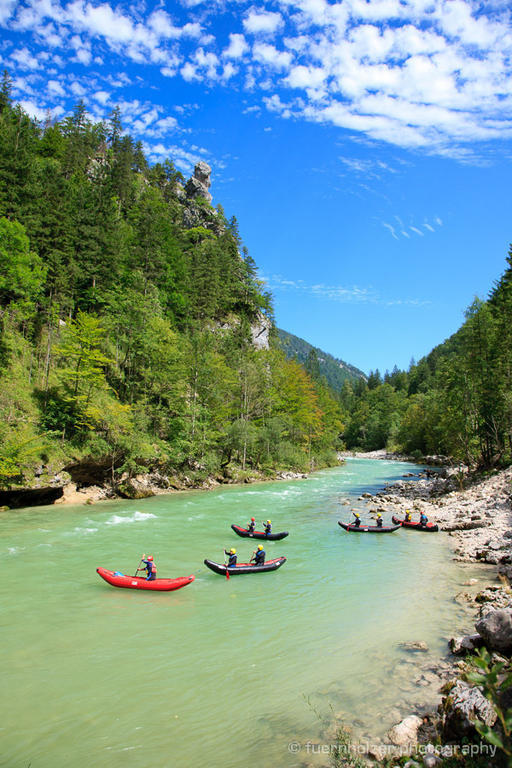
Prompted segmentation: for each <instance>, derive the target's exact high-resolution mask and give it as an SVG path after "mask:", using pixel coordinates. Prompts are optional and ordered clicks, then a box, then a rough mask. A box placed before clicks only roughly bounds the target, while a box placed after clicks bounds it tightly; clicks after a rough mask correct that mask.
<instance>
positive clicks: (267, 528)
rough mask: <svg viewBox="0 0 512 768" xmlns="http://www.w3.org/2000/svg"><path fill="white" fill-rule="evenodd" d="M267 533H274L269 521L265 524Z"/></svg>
mask: <svg viewBox="0 0 512 768" xmlns="http://www.w3.org/2000/svg"><path fill="white" fill-rule="evenodd" d="M265 533H272V525H271V524H269V523H267V524H266V526H265Z"/></svg>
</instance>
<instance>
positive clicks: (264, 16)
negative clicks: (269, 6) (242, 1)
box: [243, 8, 283, 35]
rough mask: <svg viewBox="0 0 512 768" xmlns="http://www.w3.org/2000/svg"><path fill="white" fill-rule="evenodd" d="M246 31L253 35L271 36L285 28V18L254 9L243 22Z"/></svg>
mask: <svg viewBox="0 0 512 768" xmlns="http://www.w3.org/2000/svg"><path fill="white" fill-rule="evenodd" d="M243 25H244V29H245V30H246V32H250V33H251V34H253V35H257V34H266V35H271V34H274V33H275V32H277V30H278V29H279V28H280V27H282V26H283V17H282V16H281V14H280V13H275V12H273V11H258V10H256V9H255V8H252V9H251V10H250V11H249V15H248V16H247V17H246V18H245V19H244V21H243Z"/></svg>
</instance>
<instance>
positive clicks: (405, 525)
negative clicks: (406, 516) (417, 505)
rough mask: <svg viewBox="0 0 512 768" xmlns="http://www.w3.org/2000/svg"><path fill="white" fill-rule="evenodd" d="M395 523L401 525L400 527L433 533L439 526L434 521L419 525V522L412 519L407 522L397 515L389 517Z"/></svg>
mask: <svg viewBox="0 0 512 768" xmlns="http://www.w3.org/2000/svg"><path fill="white" fill-rule="evenodd" d="M391 519H392V520H393V522H394V523H396V525H401V526H402V528H415V529H416V530H417V531H426V532H428V533H434V532H435V531H438V530H439V526H438V525H436V524H435V523H427V524H426V525H420V523H413V522H412V520H411V522H410V523H408V522H407V521H406V520H400V518H399V517H395V516H394V515H393V517H392V518H391Z"/></svg>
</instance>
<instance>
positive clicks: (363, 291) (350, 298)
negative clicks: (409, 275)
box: [262, 275, 431, 307]
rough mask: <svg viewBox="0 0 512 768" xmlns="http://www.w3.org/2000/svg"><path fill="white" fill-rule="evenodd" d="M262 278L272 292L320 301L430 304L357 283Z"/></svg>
mask: <svg viewBox="0 0 512 768" xmlns="http://www.w3.org/2000/svg"><path fill="white" fill-rule="evenodd" d="M262 280H264V282H265V283H266V284H267V285H268V287H269V288H270V289H271V290H272V292H273V293H279V292H284V293H286V292H289V293H290V292H291V293H299V294H303V295H308V296H311V297H313V298H316V299H321V300H322V301H333V302H337V303H340V304H351V303H356V304H378V305H381V306H397V305H404V306H406V305H408V306H418V307H419V306H424V305H426V304H430V303H431V302H430V301H429V300H425V299H408V298H406V299H388V298H385V297H383V296H381V295H380V294H379V292H378V291H376V290H375V289H374V288H371V287H368V288H362V287H360V286H357V285H353V286H344V285H327V284H325V283H312V284H309V283H306V282H305V281H304V280H289V279H287V278H285V277H283V276H282V275H271V276H262Z"/></svg>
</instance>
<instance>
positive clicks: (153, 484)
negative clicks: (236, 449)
mask: <svg viewBox="0 0 512 768" xmlns="http://www.w3.org/2000/svg"><path fill="white" fill-rule="evenodd" d="M77 466H78V465H77ZM45 474H46V473H45ZM307 477H308V475H307V474H306V473H304V472H292V471H276V472H274V473H272V474H269V473H265V474H264V473H263V472H258V471H256V470H253V471H242V470H240V469H238V468H230V469H229V470H227V471H225V472H224V473H223V474H217V475H208V476H204V475H202V474H201V473H198V472H197V471H194V470H192V471H191V472H190V473H187V474H185V473H184V474H180V475H167V474H165V473H163V472H159V471H154V472H148V473H145V474H139V475H136V476H134V477H129V476H128V475H125V476H123V477H121V478H120V479H119V480H118V482H116V484H115V485H114V486H113V485H112V483H111V482H108V481H107V480H104V481H99V482H90V480H91V478H90V476H89V477H86V478H85V479H84V477H82V476H81V475H80V472H79V471H76V470H75V468H74V467H73V468H69V469H68V468H66V469H64V470H61V471H60V472H57V473H52V474H51V475H46V476H42V477H41V478H40V479H39V478H38V477H36V478H35V481H34V483H33V484H32V485H30V486H25V487H18V488H11V489H10V490H3V491H0V511H8V510H9V509H19V508H22V507H32V506H41V505H48V504H96V503H98V502H101V501H113V500H115V499H144V498H149V497H150V496H158V495H161V494H167V493H176V492H180V491H192V490H202V491H207V490H211V489H213V488H218V487H221V486H222V485H241V484H247V483H260V482H269V481H273V480H301V479H305V478H307Z"/></svg>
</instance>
